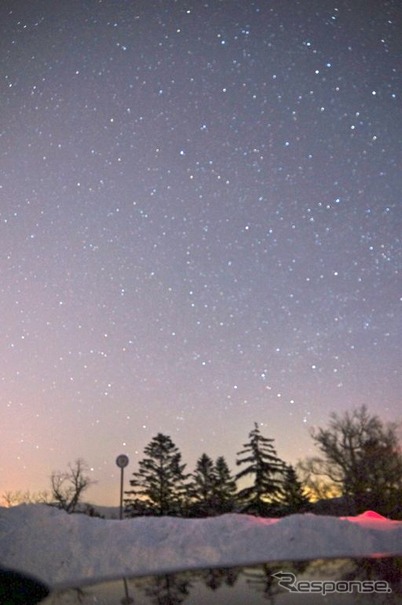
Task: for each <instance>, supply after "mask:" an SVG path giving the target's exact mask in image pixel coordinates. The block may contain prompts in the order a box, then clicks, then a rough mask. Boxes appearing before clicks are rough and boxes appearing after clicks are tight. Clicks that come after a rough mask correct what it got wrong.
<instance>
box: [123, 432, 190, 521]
mask: <svg viewBox="0 0 402 605" xmlns="http://www.w3.org/2000/svg"><path fill="white" fill-rule="evenodd" d="M144 453H145V455H146V456H147V457H146V458H144V459H143V460H141V461H140V462H139V469H140V470H139V471H138V472H135V473H133V476H134V479H132V480H131V481H130V485H131V486H132V487H133V488H134V489H133V490H131V491H127V492H125V493H126V495H127V496H128V498H127V499H126V500H125V503H126V511H127V512H128V513H130V511H131V513H134V511H135V510H136V508H138V507H140V510H141V513H142V514H144V513H149V512H152V514H156V515H168V514H178V513H180V511H181V509H182V506H183V500H184V494H185V481H186V479H187V477H188V475H185V474H184V469H185V466H186V465H185V464H182V462H181V453H180V452H179V449H178V448H177V447H176V445H175V444H174V443H173V442H172V440H171V438H170V437H169V436H167V435H163V434H162V433H158V434H157V435H156V437H154V438H153V439H152V440H151V442H150V443H149V444H148V445H147V446H146V447H145V449H144Z"/></svg>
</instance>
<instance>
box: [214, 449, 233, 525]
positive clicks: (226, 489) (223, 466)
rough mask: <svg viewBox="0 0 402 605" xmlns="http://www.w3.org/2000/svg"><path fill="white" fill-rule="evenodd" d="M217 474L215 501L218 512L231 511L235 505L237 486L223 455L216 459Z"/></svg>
mask: <svg viewBox="0 0 402 605" xmlns="http://www.w3.org/2000/svg"><path fill="white" fill-rule="evenodd" d="M215 476H216V485H215V501H216V506H217V509H218V512H219V513H228V512H231V511H232V510H233V509H234V506H235V500H236V492H237V486H236V480H235V479H234V478H233V477H232V474H231V472H230V470H229V467H228V465H227V463H226V460H225V458H224V457H223V456H219V458H217V459H216V463H215Z"/></svg>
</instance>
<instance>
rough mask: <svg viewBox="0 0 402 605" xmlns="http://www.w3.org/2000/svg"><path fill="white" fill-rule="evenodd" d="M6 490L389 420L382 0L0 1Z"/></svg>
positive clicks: (391, 383) (391, 351)
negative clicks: (169, 449) (161, 446)
mask: <svg viewBox="0 0 402 605" xmlns="http://www.w3.org/2000/svg"><path fill="white" fill-rule="evenodd" d="M0 17H1V18H0V24H1V30H2V31H1V35H0V48H1V58H2V61H1V66H0V70H1V79H0V85H1V124H0V135H1V136H0V153H1V171H0V292H1V297H0V322H1V323H0V330H1V336H0V359H1V366H0V380H1V390H0V410H1V421H2V431H3V436H2V440H1V444H0V471H1V482H0V493H4V492H5V491H7V490H17V489H22V490H25V489H30V490H31V491H35V490H39V489H46V488H48V487H49V475H50V473H51V471H52V470H54V469H61V470H64V469H65V468H66V467H67V464H68V462H72V461H74V460H75V459H76V458H77V457H82V458H84V459H85V460H86V461H87V463H88V465H89V466H90V467H91V468H92V469H93V471H92V473H91V476H93V479H95V480H97V481H98V484H97V486H96V487H93V488H92V490H91V492H89V493H88V496H89V497H90V499H92V500H93V501H97V502H98V503H105V504H106V503H108V504H109V503H111V504H113V503H117V501H118V494H119V485H118V476H119V475H118V469H117V467H116V465H115V458H116V456H117V455H118V454H120V453H126V454H127V455H128V456H129V457H130V466H129V467H128V469H127V473H128V475H127V478H129V473H131V472H133V471H134V470H137V465H136V463H137V462H138V460H139V459H140V458H141V457H142V455H143V449H144V447H145V446H146V445H147V443H149V441H150V440H151V438H152V437H153V436H154V435H156V433H157V432H163V433H165V434H168V435H170V436H171V438H172V439H173V441H174V442H175V444H176V445H177V446H178V447H179V448H180V450H181V451H182V454H183V458H184V461H185V462H187V463H188V468H187V470H188V471H191V470H193V468H194V464H195V461H196V459H197V458H198V457H199V456H200V455H201V454H202V453H203V452H206V453H208V454H209V455H210V456H212V457H214V458H215V457H217V456H219V455H224V456H225V457H226V459H227V462H228V464H229V466H230V467H231V468H232V470H236V467H235V458H236V452H237V451H239V450H240V449H241V448H242V445H243V444H244V443H245V442H246V440H247V436H248V433H249V431H250V430H251V429H252V428H253V425H254V421H256V422H259V423H261V424H262V432H263V434H264V435H265V436H267V437H272V438H274V439H275V445H276V448H277V452H278V454H279V456H281V457H282V458H283V459H285V460H286V461H287V462H296V461H297V460H298V459H300V458H304V457H305V456H308V455H312V454H314V453H315V450H314V447H313V442H312V440H311V437H310V436H309V429H310V428H311V426H314V425H319V426H325V425H326V424H327V422H328V418H329V414H330V413H331V412H332V411H338V412H340V413H343V412H344V411H346V410H352V409H354V408H356V407H357V406H359V405H361V404H366V405H367V406H368V408H369V411H370V412H372V413H376V414H379V415H380V416H381V417H382V418H383V419H384V420H386V421H387V420H401V405H400V403H401V392H402V372H401V366H402V340H401V308H402V282H401V265H402V254H401V234H402V201H401V191H402V162H401V160H402V102H401V93H402V90H401V88H402V76H401V56H402V9H401V5H400V2H399V1H396V0H395V1H393V0H389V1H378V0H376V1H367V0H364V1H363V0H356V1H355V2H352V3H351V2H347V1H346V0H340V1H339V2H331V1H329V0H312V1H310V2H307V3H306V2H304V1H297V0H285V1H284V0H255V1H247V2H244V1H242V0H208V1H201V2H200V1H198V0H197V1H195V0H188V1H186V0H178V1H174V0H165V1H162V0H160V1H152V0H138V1H137V0H136V1H134V0H131V1H128V0H127V1H124V0H113V1H112V0H104V1H96V0H92V1H91V0H81V1H76V0H72V1H71V2H64V1H61V0H58V1H50V0H48V1H47V0H32V1H30V2H23V1H22V0H21V1H11V0H8V1H7V0H6V1H4V2H2V3H1V8H0Z"/></svg>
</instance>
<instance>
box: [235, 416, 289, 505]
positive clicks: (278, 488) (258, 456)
mask: <svg viewBox="0 0 402 605" xmlns="http://www.w3.org/2000/svg"><path fill="white" fill-rule="evenodd" d="M273 442H274V440H273V439H268V438H267V437H264V436H263V435H261V432H260V429H259V427H258V424H257V423H255V425H254V429H253V430H252V431H251V432H250V433H249V441H248V443H245V444H244V446H243V447H244V449H243V450H241V451H240V452H238V454H237V455H238V456H240V458H239V459H238V460H237V461H236V464H237V465H238V466H240V465H242V464H247V466H246V468H244V469H243V470H242V471H240V472H239V473H238V474H237V475H236V479H237V480H239V479H242V478H243V477H246V476H249V475H251V476H252V477H253V483H252V485H251V486H249V487H245V488H243V489H242V490H240V492H239V493H238V497H239V499H240V500H242V501H243V502H244V506H243V512H250V513H254V514H257V515H260V516H263V515H267V514H269V513H270V512H272V510H273V509H274V508H275V507H276V505H277V502H278V499H279V498H280V496H281V493H282V483H283V478H284V472H285V463H284V462H283V461H282V460H281V459H280V458H278V456H277V453H276V450H275V448H274V446H273Z"/></svg>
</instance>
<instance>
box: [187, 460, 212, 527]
mask: <svg viewBox="0 0 402 605" xmlns="http://www.w3.org/2000/svg"><path fill="white" fill-rule="evenodd" d="M192 478H193V481H192V483H191V486H190V494H191V498H192V500H193V504H192V506H191V513H192V514H193V515H194V514H195V515H197V516H199V515H200V516H204V515H208V514H210V513H211V512H212V509H213V506H214V496H215V486H216V475H215V468H214V463H213V461H212V459H211V458H210V457H209V456H208V455H207V454H202V455H201V457H200V458H199V459H198V460H197V464H196V467H195V471H194V473H193V475H192Z"/></svg>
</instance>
